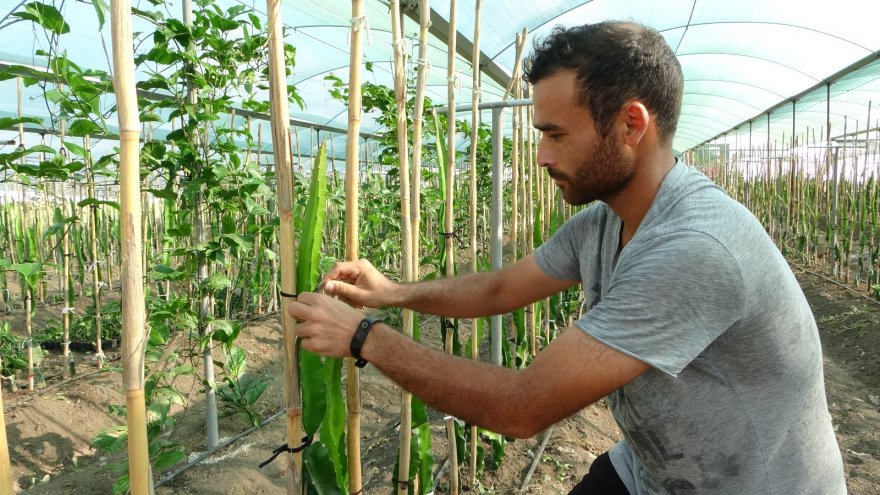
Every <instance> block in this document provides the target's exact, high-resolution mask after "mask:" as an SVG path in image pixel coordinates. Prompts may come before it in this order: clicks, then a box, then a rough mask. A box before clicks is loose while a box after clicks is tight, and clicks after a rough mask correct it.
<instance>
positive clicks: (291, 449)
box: [260, 435, 312, 469]
mask: <svg viewBox="0 0 880 495" xmlns="http://www.w3.org/2000/svg"><path fill="white" fill-rule="evenodd" d="M311 444H312V437H311V436H309V435H306V436H304V437H303V439H302V444H301V445H300V446H299V447H288V446H287V442H285V443H284V445H282V446H281V447H278V448H277V449H275V450H273V451H272V457H270V458H268V459H267V460H265V461H263V462H262V463H260V468H261V469H262V467H263V466H265V465H266V464H269V463H270V462H272V461H274V460H275V458H276V457H278V456H279V455H281V454H283V453H285V452H290V453H291V454H295V453H297V452H302V451H303V450H305V449H306V447H308V446H309V445H311Z"/></svg>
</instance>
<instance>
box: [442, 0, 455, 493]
mask: <svg viewBox="0 0 880 495" xmlns="http://www.w3.org/2000/svg"><path fill="white" fill-rule="evenodd" d="M456 9H457V0H450V1H449V36H448V38H447V39H448V40H449V41H448V42H447V48H448V52H447V62H446V68H447V70H446V80H447V86H446V96H447V98H446V99H447V111H446V126H447V128H446V214H445V220H446V222H445V223H446V225H445V226H444V230H445V234H444V235H445V238H446V276H447V277H452V276H454V275H455V244H454V242H453V241H454V239H453V231H454V230H455V223H454V222H453V197H454V195H453V192H454V190H455V130H456V129H455V54H456V46H455V45H456V43H455V40H456V38H457V37H458V30H457V27H456ZM450 330H451V329H450ZM450 330H447V332H446V343H445V344H446V346H445V347H446V352H448V353H450V354H452V353H453V338H454V337H455V332H453V331H450ZM446 437H447V440H448V442H449V493H450V494H451V495H458V493H459V479H458V447H457V441H456V436H455V419H454V418H451V417H450V418H449V419H447V420H446Z"/></svg>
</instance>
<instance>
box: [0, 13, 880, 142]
mask: <svg viewBox="0 0 880 495" xmlns="http://www.w3.org/2000/svg"><path fill="white" fill-rule="evenodd" d="M44 1H49V0H44ZM17 3H18V2H14V3H13V4H12V5H9V2H7V5H6V6H4V7H0V19H2V16H5V15H6V13H7V10H8V9H11V8H12V7H13V6H14V5H15V4H17ZM55 3H56V4H57V5H59V6H62V13H63V14H64V15H65V18H66V19H67V21H68V23H69V24H70V25H71V28H72V31H71V33H70V34H67V35H64V36H63V37H62V49H66V50H68V52H69V56H70V58H71V59H72V60H73V61H74V62H76V63H78V64H80V65H82V66H86V67H93V68H96V69H102V70H108V62H107V59H106V57H105V56H104V51H103V50H104V49H103V47H102V37H101V36H99V34H98V33H99V32H98V26H97V22H96V20H95V15H94V10H93V8H92V6H91V4H90V2H82V1H72V0H67V1H65V2H61V1H59V0H56V2H55ZM179 3H180V2H179V0H176V1H175V2H172V3H171V6H170V7H169V9H168V10H169V12H179V11H180V6H179ZM235 3H244V4H246V5H249V6H252V7H254V8H255V9H256V10H257V11H258V12H260V16H262V17H263V18H265V14H264V12H265V3H264V2H263V1H260V0H257V1H251V0H241V1H239V0H219V1H218V2H217V4H219V5H221V6H223V7H226V6H229V5H232V4H235ZM404 3H405V4H408V5H409V7H408V9H407V13H408V16H407V18H406V19H405V23H404V31H405V35H406V36H407V37H408V38H409V39H410V42H409V46H408V51H409V54H410V57H409V61H408V64H409V71H410V72H409V73H410V75H412V74H413V73H414V71H415V68H416V65H417V63H418V61H417V60H416V53H417V42H416V39H415V38H416V35H417V33H418V23H417V22H416V20H415V18H416V17H417V16H416V12H417V9H416V7H415V3H416V2H415V1H409V2H404ZM474 3H475V0H460V1H459V2H458V7H457V21H458V37H459V40H460V41H462V40H465V41H469V40H472V38H473V30H474ZM134 4H135V6H136V7H139V8H144V9H152V8H154V7H152V5H150V4H149V3H148V2H146V0H141V1H140V2H138V1H137V0H135V2H134ZM524 5H527V6H528V7H527V8H524ZM431 8H432V11H433V15H434V16H435V21H441V20H448V19H449V3H448V2H432V3H431ZM365 13H366V16H367V22H366V24H365V25H364V27H366V28H367V32H368V34H367V36H366V37H365V40H364V41H365V43H366V44H365V47H364V60H365V61H366V62H370V63H371V65H372V68H373V69H372V71H369V72H365V73H364V80H365V81H371V82H374V83H377V84H383V85H386V86H389V87H390V86H393V83H392V75H391V65H392V51H391V33H390V15H389V13H388V5H387V4H386V3H384V2H383V1H381V0H365ZM283 17H284V23H285V24H286V25H287V27H288V29H287V31H286V40H287V41H288V42H289V43H292V44H293V45H294V46H295V47H296V49H297V51H296V65H295V67H294V69H293V73H292V76H291V79H290V81H289V82H290V83H291V84H294V85H295V86H296V87H297V90H298V91H299V93H300V95H301V96H302V97H303V98H304V100H305V101H306V107H305V108H304V109H300V108H298V107H296V106H294V107H292V108H291V117H292V118H293V119H296V120H298V121H301V122H302V124H301V125H302V126H304V129H303V130H301V131H299V133H300V134H302V138H303V139H302V141H303V142H308V141H310V139H309V138H308V137H307V136H308V134H309V131H308V129H307V126H308V125H315V126H323V127H328V128H334V129H337V130H340V131H342V130H344V129H345V127H346V125H347V114H346V108H345V107H344V105H343V104H341V103H340V102H338V101H336V100H334V99H333V98H331V97H330V95H329V90H330V87H331V83H330V82H329V81H327V80H325V77H326V76H328V75H334V76H336V77H338V78H340V79H342V80H343V81H344V82H347V78H348V63H349V55H348V45H349V41H348V40H349V32H350V28H351V25H352V23H351V19H350V17H351V4H350V2H349V1H348V0H284V3H283ZM482 19H483V21H482V31H481V35H480V43H481V51H482V54H483V58H482V62H483V64H484V76H483V78H482V99H483V101H496V100H499V99H501V98H502V93H503V85H504V84H505V83H506V82H507V81H506V79H505V77H506V78H509V76H510V73H511V72H512V69H513V65H514V62H515V46H514V40H515V38H516V34H517V33H519V32H520V31H521V30H522V29H523V28H528V30H529V39H530V40H531V39H534V38H535V37H542V36H544V35H546V34H548V33H549V32H550V30H552V29H553V27H554V26H556V25H565V26H573V25H578V24H583V23H588V22H598V21H602V20H609V19H618V20H635V21H638V22H641V23H643V24H646V25H649V26H651V27H653V28H655V29H657V30H658V31H659V32H660V33H661V34H662V35H663V36H664V37H665V38H666V40H667V41H668V42H669V44H670V46H672V47H673V49H674V50H675V51H676V54H677V55H678V57H679V60H680V62H681V65H682V69H683V71H684V76H685V89H684V91H685V94H684V103H683V110H682V117H681V120H680V126H679V132H678V133H677V134H676V138H675V141H674V143H673V145H674V148H675V149H676V150H679V151H684V150H687V149H690V148H692V147H694V146H697V145H699V144H701V143H704V142H706V141H707V140H710V139H713V138H718V137H720V136H725V135H734V134H737V133H739V134H742V133H744V132H746V133H747V132H748V129H749V127H750V126H749V122H750V121H751V128H752V133H753V134H754V133H755V132H756V129H760V128H761V126H764V127H765V128H764V130H763V131H761V132H763V134H762V139H766V136H767V129H766V126H767V120H768V119H767V115H766V114H767V113H768V111H769V113H770V119H769V121H770V124H769V125H770V130H771V139H782V137H783V134H784V135H786V136H789V137H790V136H791V133H792V132H793V131H794V132H795V133H798V134H800V133H805V132H806V130H807V128H810V129H813V130H814V131H813V132H818V131H817V130H816V129H817V128H819V127H822V126H825V125H826V121H827V120H829V118H830V120H831V129H832V136H835V135H840V134H842V133H843V125H844V120H846V121H847V122H854V121H855V120H857V119H858V120H860V121H862V122H864V120H865V119H866V118H867V106H868V102H870V101H873V100H880V99H878V98H877V95H878V94H880V62H878V59H880V36H877V27H878V26H877V19H880V2H878V1H877V0H838V1H835V2H833V3H829V2H827V1H825V0H822V1H820V0H807V1H795V0H737V1H735V2H733V1H729V0H665V1H663V2H657V1H656V0H592V1H564V0H555V1H554V0H544V1H542V2H529V3H527V4H524V3H523V2H520V1H514V0H493V1H484V2H483V6H482ZM2 24H3V23H2V22H0V25H2ZM440 24H441V23H439V22H435V26H434V27H433V28H432V34H431V37H430V39H429V46H430V49H429V55H428V60H427V61H426V62H425V63H427V64H429V66H430V72H429V82H428V97H429V98H431V100H432V101H433V102H434V103H435V104H441V105H442V104H445V103H446V85H447V73H446V72H447V67H446V66H447V54H446V43H445V39H446V36H447V33H445V32H442V30H441V29H439V28H438V26H439V25H440ZM135 30H138V26H135ZM103 37H104V40H106V43H107V45H109V26H108V25H105V26H104V33H103ZM40 43H41V41H40V38H39V36H37V33H36V31H35V30H34V29H33V25H32V24H31V23H29V22H19V23H15V24H11V25H5V27H3V28H2V29H0V62H6V63H30V64H34V65H39V64H40V61H39V60H34V59H33V57H32V56H31V55H30V54H31V53H33V51H34V50H35V49H37V48H39V47H40ZM459 50H460V52H462V53H459V54H458V56H457V58H456V72H457V76H456V77H455V83H456V86H457V88H458V89H457V98H458V99H459V103H461V102H463V101H464V102H469V101H470V94H471V76H470V73H471V64H470V62H469V61H468V60H469V58H470V54H469V53H464V50H463V49H461V47H459ZM487 63H488V64H489V65H486V64H487ZM490 65H491V67H490ZM848 67H850V68H855V70H853V71H851V72H849V73H846V71H843V70H844V69H846V68H848ZM490 69H491V70H490ZM841 71H843V73H841ZM833 75H834V76H835V77H834V79H833V80H829V78H830V77H831V76H833ZM828 82H831V86H830V88H831V105H830V115H829V114H826V109H827V101H826V99H827V91H828V88H827V86H826V83H828ZM14 84H15V83H14V81H5V82H0V115H12V114H14V113H15V111H16V108H15V99H14V95H15V87H14ZM811 88H813V90H812V91H810V90H811ZM794 97H798V101H797V102H796V103H794V105H795V110H796V116H795V117H794V121H792V110H791V106H792V103H791V100H792V99H793V98H794ZM29 98H30V99H28V100H26V103H25V113H27V114H31V115H46V112H47V110H46V108H45V104H43V103H42V102H41V101H39V97H38V96H37V95H36V94H30V95H29ZM373 117H374V116H371V115H365V118H364V121H363V127H362V132H364V133H366V134H376V133H380V132H382V131H383V129H381V128H380V127H379V126H378V125H377V124H376V123H375V120H374V119H373ZM487 117H488V115H487V116H486V118H487ZM862 128H864V124H862ZM848 129H849V128H848ZM823 132H824V131H823ZM267 134H268V133H265V134H264V135H267ZM335 140H337V141H338V142H336V143H335V147H336V149H337V150H343V149H344V146H343V141H344V136H342V135H338V136H336V137H335ZM303 147H306V148H308V147H309V145H305V144H303ZM304 151H307V149H306V150H304ZM337 154H339V152H337Z"/></svg>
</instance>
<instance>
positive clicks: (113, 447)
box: [92, 425, 128, 453]
mask: <svg viewBox="0 0 880 495" xmlns="http://www.w3.org/2000/svg"><path fill="white" fill-rule="evenodd" d="M127 440H128V426H124V425H123V426H114V427H112V428H108V429H106V430H101V432H100V433H98V436H96V437H95V438H93V439H92V445H93V446H94V447H95V448H96V449H99V450H103V451H104V452H109V453H113V452H118V451H120V450H122V447H123V446H125V443H126V441H127Z"/></svg>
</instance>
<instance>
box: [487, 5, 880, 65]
mask: <svg viewBox="0 0 880 495" xmlns="http://www.w3.org/2000/svg"><path fill="white" fill-rule="evenodd" d="M590 3H592V0H591V1H589V2H584V3H582V4H580V5H576V6H574V7H572V8H570V9H568V10H566V11H565V12H563V13H562V14H559V15H558V16H556V17H554V18H552V19H548V20H546V21H544V22H542V23H540V24H538V25H537V26H534V27H532V28H529V32H530V33H531V32H534V31H537V30H538V29H541V28H542V27H544V26H546V25H547V24H550V23H551V22H553V21H554V20H556V19H558V18H560V17H562V16H564V15H565V14H567V13H569V12H571V11H573V10H575V9H578V8H581V7H583V6H584V5H588V4H590ZM692 13H693V12H692ZM716 24H718V25H723V24H759V25H771V26H785V27H791V28H795V29H802V30H804V31H810V32H813V33H817V34H821V35H824V36H828V37H830V38H835V39H838V40H840V41H843V42H845V43H849V44H850V45H853V46H856V47H858V48H861V49H863V50H866V51H868V52H872V51H873V50H871V49H870V48H868V47H865V46H862V45H860V44H858V43H855V42H853V41H851V40H848V39H846V38H844V37H842V36H838V35H836V34H832V33H829V32H827V31H822V30H820V29H815V28H810V27H806V26H800V25H798V24H791V23H787V22H776V21H712V22H698V23H695V24H692V23H691V22H690V21H688V23H687V24H679V25H676V26H670V27H668V28H665V29H659V30H657V32H658V33H661V34H662V33H666V32H669V31H675V30H676V29H684V30H685V32H687V29H689V28H691V27H693V26H712V25H716ZM683 37H684V34H682V38H683ZM512 46H513V42H510V43H508V44H507V45H505V46H504V47H503V48H501V50H500V51H499V52H498V53H496V54H495V55H493V56H492V57H491V58H490V60H495V59H496V58H498V57H499V56H500V55H501V54H502V53H504V52H506V51H507V50H508V49H510V47H512ZM676 50H677V49H676Z"/></svg>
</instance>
